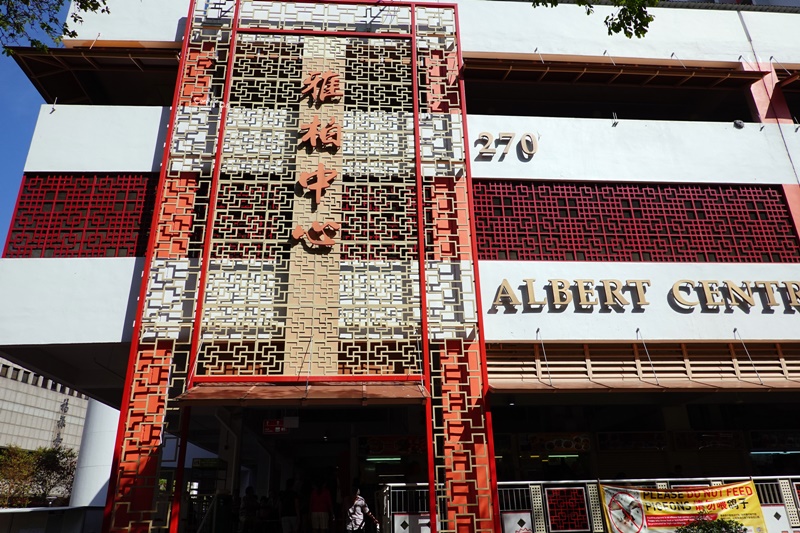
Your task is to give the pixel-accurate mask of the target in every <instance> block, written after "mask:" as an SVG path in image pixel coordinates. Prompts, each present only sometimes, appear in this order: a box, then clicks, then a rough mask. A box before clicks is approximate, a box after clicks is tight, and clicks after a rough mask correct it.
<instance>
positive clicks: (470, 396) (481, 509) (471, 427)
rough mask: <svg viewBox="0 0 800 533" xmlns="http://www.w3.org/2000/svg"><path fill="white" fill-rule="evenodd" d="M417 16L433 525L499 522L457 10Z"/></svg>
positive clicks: (462, 528) (477, 526) (455, 528)
mask: <svg viewBox="0 0 800 533" xmlns="http://www.w3.org/2000/svg"><path fill="white" fill-rule="evenodd" d="M415 18H416V20H415V31H416V33H415V42H416V47H417V57H416V68H417V72H416V76H417V80H418V93H417V97H418V100H419V109H418V113H417V124H418V138H419V147H418V150H419V153H418V154H417V156H418V159H419V163H418V173H419V174H420V176H419V179H420V182H421V191H422V197H423V199H422V201H423V211H424V216H423V220H424V222H423V229H422V231H424V233H425V239H424V242H425V247H424V250H423V262H424V279H425V287H426V289H425V297H426V317H427V337H428V345H429V364H430V383H431V394H432V398H431V401H430V409H431V413H430V419H431V421H430V424H431V427H430V428H429V435H430V437H431V446H432V447H433V448H432V453H431V454H430V456H432V457H431V459H432V464H431V467H432V469H431V491H432V493H433V494H434V495H433V496H432V498H431V506H432V509H431V511H432V517H434V516H433V515H434V514H437V515H438V516H435V520H434V521H433V523H432V526H433V527H436V528H437V529H438V530H439V531H452V532H463V533H467V532H469V533H474V532H479V531H487V532H488V531H499V513H498V509H497V503H496V498H495V495H496V481H495V476H494V452H493V445H492V430H491V426H490V415H489V412H488V407H487V404H486V392H487V391H488V383H487V380H486V370H485V349H484V346H483V339H482V331H481V321H480V312H479V309H480V297H479V290H478V289H479V287H478V264H477V254H476V248H475V243H474V241H473V235H474V231H473V225H474V223H473V220H472V212H471V206H470V184H469V162H468V159H467V144H468V142H467V135H466V111H465V107H464V101H463V93H462V87H461V80H460V74H459V71H460V65H461V58H460V51H459V42H458V35H457V19H456V11H455V8H454V7H451V6H437V7H433V6H430V7H424V6H417V7H416V9H415ZM444 139H446V142H443V140H444Z"/></svg>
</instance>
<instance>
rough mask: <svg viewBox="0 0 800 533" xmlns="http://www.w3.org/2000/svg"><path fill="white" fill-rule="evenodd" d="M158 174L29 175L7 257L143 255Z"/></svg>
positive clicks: (16, 215) (17, 210)
mask: <svg viewBox="0 0 800 533" xmlns="http://www.w3.org/2000/svg"><path fill="white" fill-rule="evenodd" d="M157 180H158V174H155V173H148V174H26V175H25V176H24V177H23V181H22V188H21V191H20V197H19V201H18V203H17V209H16V212H15V215H14V220H13V221H12V223H11V229H10V231H9V235H8V241H7V242H6V248H5V252H4V254H3V255H4V257H126V256H139V257H141V256H144V254H145V251H146V248H147V235H148V232H149V226H150V219H151V217H152V214H153V194H154V190H155V185H156V182H157Z"/></svg>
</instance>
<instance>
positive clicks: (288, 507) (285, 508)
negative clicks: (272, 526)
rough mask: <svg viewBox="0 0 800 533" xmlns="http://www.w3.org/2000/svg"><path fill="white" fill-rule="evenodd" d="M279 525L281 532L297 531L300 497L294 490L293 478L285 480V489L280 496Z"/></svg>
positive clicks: (291, 532)
mask: <svg viewBox="0 0 800 533" xmlns="http://www.w3.org/2000/svg"><path fill="white" fill-rule="evenodd" d="M280 513H281V526H282V528H283V533H297V531H298V525H299V521H298V518H299V517H300V497H299V496H298V495H297V492H295V490H294V480H293V479H287V480H286V489H285V490H284V491H283V492H281V496H280Z"/></svg>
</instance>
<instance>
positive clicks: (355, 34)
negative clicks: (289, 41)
mask: <svg viewBox="0 0 800 533" xmlns="http://www.w3.org/2000/svg"><path fill="white" fill-rule="evenodd" d="M238 31H239V32H240V33H265V34H269V35H273V34H291V35H319V36H323V37H341V36H342V35H346V36H347V37H366V38H368V39H384V38H392V39H410V38H411V35H412V34H410V33H391V32H380V33H375V32H368V31H346V30H342V31H336V30H303V29H297V30H280V29H274V30H273V29H269V28H238Z"/></svg>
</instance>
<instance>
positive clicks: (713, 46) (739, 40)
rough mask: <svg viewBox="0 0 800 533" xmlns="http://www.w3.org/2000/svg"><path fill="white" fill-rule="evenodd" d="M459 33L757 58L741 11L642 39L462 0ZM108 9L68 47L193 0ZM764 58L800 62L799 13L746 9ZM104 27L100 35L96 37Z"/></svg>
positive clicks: (566, 10) (660, 28)
mask: <svg viewBox="0 0 800 533" xmlns="http://www.w3.org/2000/svg"><path fill="white" fill-rule="evenodd" d="M457 3H458V4H459V19H460V22H461V29H462V32H461V40H462V45H463V49H464V52H465V53H467V54H474V53H484V54H488V55H498V54H502V55H506V54H528V55H531V57H533V54H534V50H535V49H537V48H538V50H539V52H540V53H542V54H545V55H550V54H553V55H566V56H595V57H596V58H600V59H601V60H606V61H610V60H609V59H608V58H607V57H605V56H604V52H607V54H608V55H609V56H611V57H612V58H616V59H619V60H622V59H625V58H649V59H656V60H661V61H668V62H672V63H674V64H675V65H679V62H678V60H677V59H675V58H673V57H672V54H673V53H674V54H675V56H677V58H679V59H680V60H681V61H684V62H686V61H690V60H699V61H716V62H720V61H721V62H739V61H740V56H742V58H743V60H745V61H752V60H753V59H754V58H753V50H752V48H751V46H750V43H749V42H748V39H747V33H746V32H745V31H744V28H743V26H742V21H741V20H740V19H739V15H738V13H737V12H736V11H728V10H724V11H722V10H710V9H709V10H704V9H677V8H654V9H652V10H651V12H652V13H653V14H654V15H655V21H654V22H653V23H652V24H651V25H650V31H649V32H648V34H647V36H646V38H644V39H636V38H634V39H628V38H626V37H624V36H619V35H615V36H609V35H608V32H607V31H606V28H605V25H604V24H603V19H604V18H605V17H606V15H608V14H609V13H611V12H612V11H613V10H612V8H611V7H609V6H596V7H595V13H594V14H593V15H591V16H586V14H585V11H584V9H583V8H582V7H580V6H576V5H570V4H565V5H561V6H559V7H558V8H555V9H551V8H545V7H538V8H533V7H531V5H530V3H528V2H497V1H491V2H490V1H486V0H457ZM109 7H110V9H111V13H110V14H99V13H92V14H84V15H83V18H84V22H83V24H81V25H79V26H77V27H76V29H77V31H78V37H77V38H76V39H73V40H68V41H66V45H67V46H87V45H89V44H91V43H92V42H93V41H94V40H95V39H97V40H98V42H101V41H111V42H114V43H116V44H120V45H128V46H163V45H165V44H169V43H171V42H172V43H177V42H179V41H180V39H181V37H182V28H183V23H184V21H185V18H186V16H187V14H188V11H189V1H188V0H138V1H136V2H131V1H129V0H111V1H110V2H109ZM742 17H743V20H744V21H745V24H746V25H747V29H748V31H749V33H750V36H751V38H752V40H753V46H754V47H755V51H756V54H757V55H758V57H759V58H760V59H761V60H762V61H769V57H770V56H775V58H776V59H777V60H778V61H780V62H782V63H784V64H787V65H788V64H791V63H800V32H798V31H797V30H796V28H797V27H799V26H800V14H794V13H758V12H747V11H744V12H742ZM98 34H99V37H98Z"/></svg>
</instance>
